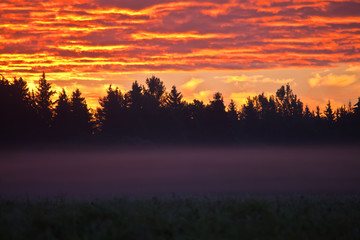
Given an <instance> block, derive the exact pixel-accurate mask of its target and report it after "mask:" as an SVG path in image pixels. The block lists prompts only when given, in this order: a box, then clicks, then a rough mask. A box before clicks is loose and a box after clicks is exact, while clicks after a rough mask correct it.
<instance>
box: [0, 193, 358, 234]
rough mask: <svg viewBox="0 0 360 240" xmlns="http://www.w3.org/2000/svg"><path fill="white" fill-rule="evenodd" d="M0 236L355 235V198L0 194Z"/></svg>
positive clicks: (356, 199)
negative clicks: (10, 196) (13, 197)
mask: <svg viewBox="0 0 360 240" xmlns="http://www.w3.org/2000/svg"><path fill="white" fill-rule="evenodd" d="M0 239H327V240H328V239H360V198H359V197H358V196H352V197H281V198H275V197H273V198H259V197H257V198H249V197H246V198H244V197H243V198H237V197H220V198H219V197H216V198H206V197H204V198H199V197H196V198H194V197H190V198H185V197H172V198H146V199H135V200H134V199H126V198H120V199H114V200H95V201H84V200H82V201H80V200H77V201H75V200H66V199H63V198H58V199H52V200H46V199H45V200H37V201H29V200H21V201H19V200H17V201H12V200H5V199H2V200H0Z"/></svg>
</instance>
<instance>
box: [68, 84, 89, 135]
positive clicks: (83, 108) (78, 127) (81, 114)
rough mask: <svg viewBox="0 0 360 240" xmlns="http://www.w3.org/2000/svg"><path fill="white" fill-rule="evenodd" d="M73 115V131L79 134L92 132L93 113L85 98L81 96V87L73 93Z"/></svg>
mask: <svg viewBox="0 0 360 240" xmlns="http://www.w3.org/2000/svg"><path fill="white" fill-rule="evenodd" d="M70 103H71V115H72V126H73V132H74V133H76V134H77V135H86V134H90V133H91V118H92V116H91V113H90V111H89V109H88V107H87V104H86V101H85V98H84V97H82V96H81V92H80V90H79V89H76V90H75V91H74V92H73V93H72V95H71V101H70Z"/></svg>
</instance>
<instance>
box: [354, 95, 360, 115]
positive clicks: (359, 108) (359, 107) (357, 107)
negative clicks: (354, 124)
mask: <svg viewBox="0 0 360 240" xmlns="http://www.w3.org/2000/svg"><path fill="white" fill-rule="evenodd" d="M353 109H354V114H355V116H356V117H358V118H360V97H359V98H358V102H357V103H355V104H354V108H353Z"/></svg>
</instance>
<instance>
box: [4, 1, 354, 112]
mask: <svg viewBox="0 0 360 240" xmlns="http://www.w3.org/2000/svg"><path fill="white" fill-rule="evenodd" d="M43 71H44V72H45V73H46V76H47V80H48V81H49V82H51V83H52V84H53V88H54V89H55V90H57V91H58V92H60V90H61V88H65V89H66V90H67V91H69V92H70V91H72V90H74V89H76V88H79V89H80V90H81V92H82V93H83V95H84V96H85V97H86V99H87V102H88V104H89V105H90V106H91V107H92V108H95V107H96V106H97V102H98V98H99V97H100V96H104V95H105V93H106V88H107V87H108V86H109V84H112V85H113V86H118V87H119V88H120V89H121V90H122V91H127V90H130V88H131V84H132V82H134V81H135V80H137V81H138V82H140V83H142V84H144V83H145V79H146V78H148V77H151V76H152V75H155V76H157V77H159V78H160V79H161V80H162V81H164V83H165V86H166V87H167V89H168V90H170V89H171V86H172V85H176V86H177V88H178V89H179V90H180V91H181V92H182V93H183V96H184V98H185V99H186V100H188V101H191V100H193V99H194V98H196V99H200V100H203V101H205V102H207V101H209V100H210V99H211V98H212V96H213V94H214V93H215V92H217V91H220V92H221V93H222V94H223V96H224V99H225V103H228V102H229V101H230V99H233V100H235V102H236V103H237V104H238V105H241V104H244V103H245V102H246V97H247V96H254V95H256V94H260V93H262V92H264V93H265V95H267V96H269V95H271V94H275V92H276V90H277V89H278V88H280V87H281V86H282V85H284V84H287V83H289V84H290V86H291V88H292V89H293V91H294V92H295V93H296V94H297V95H298V96H299V97H300V99H301V100H302V101H303V102H304V103H306V104H308V105H309V106H310V108H312V109H314V108H315V107H316V105H320V106H321V107H322V110H323V109H324V106H325V104H326V103H327V101H328V100H331V102H332V104H333V105H334V106H340V105H342V104H346V105H347V104H348V102H349V101H352V103H353V104H354V103H355V102H356V101H357V98H358V97H360V0H353V1H338V0H332V1H321V0H292V1H290V0H274V1H265V0H203V1H194V0H177V1H174V0H156V1H155V0H136V1H135V0H77V1H75V0H74V1H69V0H61V1H60V0H41V1H39V0H31V1H24V0H1V2H0V74H3V75H4V76H6V77H7V78H12V77H20V76H21V77H23V78H24V79H25V80H26V81H28V84H29V87H30V88H34V87H35V86H36V84H37V81H38V80H39V78H40V77H41V74H42V72H43Z"/></svg>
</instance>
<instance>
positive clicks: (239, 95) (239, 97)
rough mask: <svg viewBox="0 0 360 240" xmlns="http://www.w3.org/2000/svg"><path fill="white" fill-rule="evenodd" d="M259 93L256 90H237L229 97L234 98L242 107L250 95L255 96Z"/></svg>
mask: <svg viewBox="0 0 360 240" xmlns="http://www.w3.org/2000/svg"><path fill="white" fill-rule="evenodd" d="M257 95H258V94H257V93H254V92H235V93H231V94H230V96H229V99H232V100H234V101H235V103H236V104H237V105H238V107H240V106H242V105H244V104H246V102H247V98H248V97H254V96H257Z"/></svg>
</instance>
